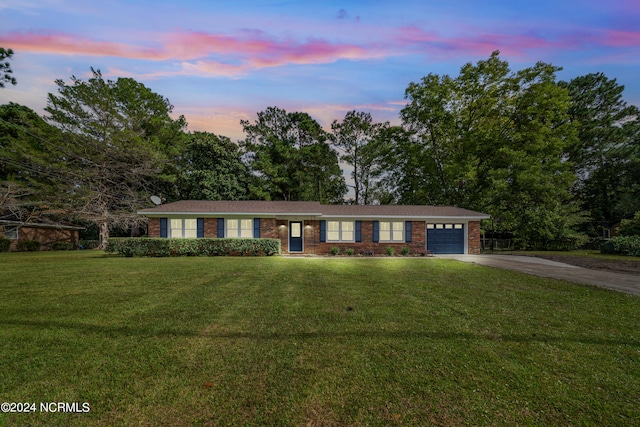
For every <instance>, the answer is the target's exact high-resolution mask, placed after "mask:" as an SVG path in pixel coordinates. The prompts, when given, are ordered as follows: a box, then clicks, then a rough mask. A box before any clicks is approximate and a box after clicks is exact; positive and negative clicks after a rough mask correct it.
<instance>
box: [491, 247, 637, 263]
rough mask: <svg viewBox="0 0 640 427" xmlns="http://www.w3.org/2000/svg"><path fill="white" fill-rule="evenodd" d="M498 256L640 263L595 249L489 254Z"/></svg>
mask: <svg viewBox="0 0 640 427" xmlns="http://www.w3.org/2000/svg"><path fill="white" fill-rule="evenodd" d="M488 253H494V254H497V255H528V256H535V255H540V256H553V255H559V256H575V257H580V258H594V259H599V260H612V261H640V257H637V256H627V255H617V254H603V253H601V252H600V251H599V250H595V249H576V250H573V251H495V252H488Z"/></svg>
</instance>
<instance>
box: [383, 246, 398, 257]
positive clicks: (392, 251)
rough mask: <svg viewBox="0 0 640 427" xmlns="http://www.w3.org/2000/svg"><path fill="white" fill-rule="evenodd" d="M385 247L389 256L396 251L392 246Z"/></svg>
mask: <svg viewBox="0 0 640 427" xmlns="http://www.w3.org/2000/svg"><path fill="white" fill-rule="evenodd" d="M385 249H386V251H387V255H389V256H393V255H394V254H395V253H396V250H395V249H394V248H393V246H387V247H386V248H385Z"/></svg>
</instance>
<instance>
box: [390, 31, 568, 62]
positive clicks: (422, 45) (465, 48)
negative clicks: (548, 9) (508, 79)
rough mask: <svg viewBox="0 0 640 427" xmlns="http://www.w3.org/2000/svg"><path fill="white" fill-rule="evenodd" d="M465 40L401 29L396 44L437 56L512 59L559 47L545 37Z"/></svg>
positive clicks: (495, 36)
mask: <svg viewBox="0 0 640 427" xmlns="http://www.w3.org/2000/svg"><path fill="white" fill-rule="evenodd" d="M477 31H478V34H470V35H467V36H465V37H460V36H458V37H445V36H440V35H438V34H437V33H436V32H434V31H424V30H422V29H421V28H416V27H404V28H400V29H399V31H398V33H397V37H396V40H397V41H398V42H399V43H401V44H402V45H404V46H405V47H407V48H409V49H414V50H415V49H420V50H421V51H422V52H425V53H429V54H435V55H441V54H445V55H451V54H454V55H469V54H471V55H488V54H490V53H491V52H493V51H495V50H500V51H501V52H502V53H504V54H507V55H512V56H519V55H525V54H527V53H528V51H529V50H531V49H546V48H549V47H553V46H556V47H557V43H555V42H550V41H548V40H546V39H544V38H541V37H535V36H527V35H518V34H515V35H513V34H495V33H484V34H482V33H480V32H479V30H477Z"/></svg>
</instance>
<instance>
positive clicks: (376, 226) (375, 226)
mask: <svg viewBox="0 0 640 427" xmlns="http://www.w3.org/2000/svg"><path fill="white" fill-rule="evenodd" d="M373 241H374V242H379V241H380V221H373Z"/></svg>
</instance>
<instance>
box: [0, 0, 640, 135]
mask: <svg viewBox="0 0 640 427" xmlns="http://www.w3.org/2000/svg"><path fill="white" fill-rule="evenodd" d="M0 46H2V47H5V48H12V49H13V50H14V51H15V52H16V53H15V55H14V59H13V60H12V68H13V70H14V73H15V76H16V78H17V79H18V85H17V86H11V87H7V88H5V89H2V90H0V103H5V102H10V101H12V102H17V103H20V104H24V105H27V106H29V107H31V108H33V109H34V110H36V111H37V112H39V113H41V112H42V108H43V107H44V106H45V105H46V99H47V94H48V93H53V92H55V91H56V86H55V83H54V81H55V80H56V79H65V80H66V81H69V78H70V76H71V75H75V76H78V77H83V76H88V75H89V72H90V67H94V68H97V69H100V70H101V71H102V73H103V75H104V76H106V77H108V78H111V79H115V78H117V77H121V76H122V77H133V78H135V79H136V80H138V81H140V82H142V83H144V84H145V85H146V86H148V87H149V88H151V89H152V90H153V91H155V92H156V93H159V94H160V95H163V96H165V97H167V98H168V99H169V100H170V101H171V103H172V104H173V105H174V113H175V114H176V115H181V114H182V115H184V116H185V117H186V119H187V121H188V122H189V129H190V130H207V131H210V132H214V133H217V134H220V135H225V136H229V137H231V138H232V139H233V140H237V139H241V138H242V137H243V133H242V128H241V126H240V124H239V122H240V120H241V119H248V120H254V119H255V117H256V113H257V112H258V111H262V110H264V109H265V108H267V107H269V106H278V107H280V108H284V109H286V110H287V111H305V112H307V113H309V114H311V115H312V116H313V117H314V118H316V119H317V120H318V121H319V122H320V123H321V124H322V125H323V126H325V128H327V129H328V128H329V127H330V124H331V122H332V121H333V120H335V119H337V120H341V119H342V118H343V117H344V115H345V113H346V112H348V111H350V110H354V109H355V110H361V111H368V112H370V113H371V114H372V116H373V118H374V120H375V121H378V122H382V121H387V120H388V121H391V122H398V113H399V111H400V109H401V108H402V106H403V105H404V102H405V101H404V90H405V88H406V87H407V85H408V84H409V83H410V82H412V81H418V80H419V79H420V78H421V77H422V76H425V75H427V74H428V73H435V74H441V75H442V74H449V75H452V76H456V75H457V74H458V71H459V69H460V67H461V66H462V65H464V64H465V63H467V62H476V61H478V60H480V59H485V58H487V57H488V56H489V55H490V54H491V52H493V51H494V50H500V52H501V57H502V59H504V60H507V61H508V62H509V64H510V65H511V68H512V69H513V70H518V69H521V68H525V67H528V66H531V65H533V64H535V63H536V62H537V61H545V62H550V63H552V64H553V65H556V66H560V67H563V69H564V70H563V71H562V72H560V73H559V75H558V76H559V78H560V79H561V80H570V79H572V78H574V77H577V76H580V75H584V74H588V73H593V72H604V73H605V74H606V75H607V76H608V77H610V78H616V79H617V80H618V82H619V83H620V84H623V85H625V87H626V90H625V93H624V97H625V99H626V100H627V102H629V103H631V104H635V105H640V2H639V1H637V0H611V1H608V2H602V1H601V0H580V1H575V0H567V1H563V0H555V1H548V0H540V1H536V2H532V1H530V0H527V1H520V0H514V1H497V0H482V1H480V0H478V1H472V0H461V1H455V0H448V1H447V0H431V1H428V0H424V1H403V2H401V3H398V2H397V0H396V1H318V2H309V1H241V0H240V1H194V0H183V1H180V2H176V1H164V0H153V1H136V0H125V1H122V0H115V1H106V2H86V1H71V0H38V1H36V0H0Z"/></svg>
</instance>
